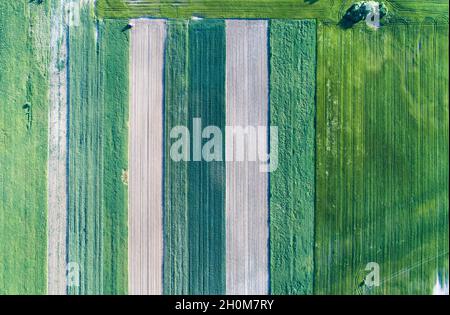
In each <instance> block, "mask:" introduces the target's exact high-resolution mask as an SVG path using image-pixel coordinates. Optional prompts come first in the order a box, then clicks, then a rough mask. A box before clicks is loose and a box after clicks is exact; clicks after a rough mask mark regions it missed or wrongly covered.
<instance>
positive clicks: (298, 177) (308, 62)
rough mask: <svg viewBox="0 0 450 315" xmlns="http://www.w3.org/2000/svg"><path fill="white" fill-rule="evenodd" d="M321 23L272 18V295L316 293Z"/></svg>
mask: <svg viewBox="0 0 450 315" xmlns="http://www.w3.org/2000/svg"><path fill="white" fill-rule="evenodd" d="M315 84H316V22H315V21H311V20H304V21H282V20H272V21H270V125H271V126H277V127H278V133H279V142H278V154H279V158H278V160H279V164H278V169H277V170H276V171H275V172H273V173H271V175H270V271H271V281H270V283H271V292H272V293H273V294H312V292H313V271H314V260H313V254H314V190H315V180H314V163H315V159H314V154H315V148H314V146H315V126H314V117H315V98H314V97H315Z"/></svg>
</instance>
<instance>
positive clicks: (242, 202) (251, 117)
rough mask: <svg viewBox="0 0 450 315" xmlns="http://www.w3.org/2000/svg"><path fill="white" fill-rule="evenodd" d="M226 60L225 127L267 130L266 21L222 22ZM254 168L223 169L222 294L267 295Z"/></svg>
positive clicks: (263, 205)
mask: <svg viewBox="0 0 450 315" xmlns="http://www.w3.org/2000/svg"><path fill="white" fill-rule="evenodd" d="M226 56H227V58H226V125H227V126H242V127H246V126H255V127H257V126H267V125H268V64H267V63H268V61H267V60H268V59H267V57H268V52H267V21H256V20H227V21H226ZM227 147H228V144H227ZM259 165H260V164H259V163H258V162H252V161H248V159H247V158H246V159H245V161H242V162H236V161H235V162H227V165H226V250H227V261H226V281H227V283H226V293H227V294H268V288H269V286H268V283H269V273H268V270H269V269H268V257H269V254H268V239H269V226H268V217H269V210H268V209H269V205H268V179H269V178H268V173H261V172H260V170H259Z"/></svg>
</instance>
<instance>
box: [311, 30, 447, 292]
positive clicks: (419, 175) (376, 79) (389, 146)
mask: <svg viewBox="0 0 450 315" xmlns="http://www.w3.org/2000/svg"><path fill="white" fill-rule="evenodd" d="M319 31H320V34H321V36H320V37H319V42H318V49H319V56H322V58H321V59H320V62H319V64H318V83H317V84H318V95H317V108H318V116H317V159H318V161H317V166H316V171H317V203H316V243H317V244H316V251H315V265H316V272H315V293H318V294H324V293H327V294H329V293H332V294H335V293H338V294H431V292H432V288H433V285H434V283H435V281H436V275H437V273H440V274H441V275H448V246H447V245H448V188H449V187H448V72H447V71H444V70H443V69H448V50H447V48H446V43H448V25H445V24H436V23H434V22H432V21H427V22H424V23H421V24H398V25H391V26H389V27H381V28H380V29H379V30H378V31H376V32H375V31H372V30H369V29H367V28H366V27H365V26H361V27H357V28H354V29H350V30H346V31H343V30H341V29H339V28H337V27H334V26H325V25H321V26H320V30H319ZM370 262H375V263H377V264H379V266H380V281H381V282H380V286H379V287H369V286H367V285H366V283H365V282H364V281H363V280H364V275H365V274H367V272H366V271H365V270H364V269H365V268H366V265H367V264H368V263H370Z"/></svg>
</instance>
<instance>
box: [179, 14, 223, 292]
mask: <svg viewBox="0 0 450 315" xmlns="http://www.w3.org/2000/svg"><path fill="white" fill-rule="evenodd" d="M188 54H189V62H188V77H189V86H188V92H189V95H188V100H189V105H188V106H189V111H188V129H189V130H191V131H193V130H194V129H193V119H194V118H201V119H202V126H203V127H206V126H217V127H219V128H220V129H221V130H222V132H224V127H225V23H224V21H219V20H203V21H191V22H190V24H189V52H188ZM192 146H193V145H192V144H191V152H193V150H192V149H193V148H192ZM222 152H225V151H224V149H223V150H222ZM188 182H189V185H188V200H189V204H188V238H189V240H188V248H189V293H190V294H223V293H224V292H225V162H223V161H221V162H218V161H214V162H206V161H198V162H197V161H191V162H189V164H188Z"/></svg>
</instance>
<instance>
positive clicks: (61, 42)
mask: <svg viewBox="0 0 450 315" xmlns="http://www.w3.org/2000/svg"><path fill="white" fill-rule="evenodd" d="M64 5H65V1H52V2H51V33H50V40H51V65H50V109H49V125H48V201H47V203H48V217H47V222H48V223H47V225H48V230H47V235H48V246H47V256H48V258H47V269H48V270H47V293H48V294H50V295H63V294H66V257H67V256H66V244H67V68H66V62H67V49H66V47H67V39H66V27H65V21H64V13H63V12H64ZM62 64H63V66H62V67H61V65H62Z"/></svg>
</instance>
